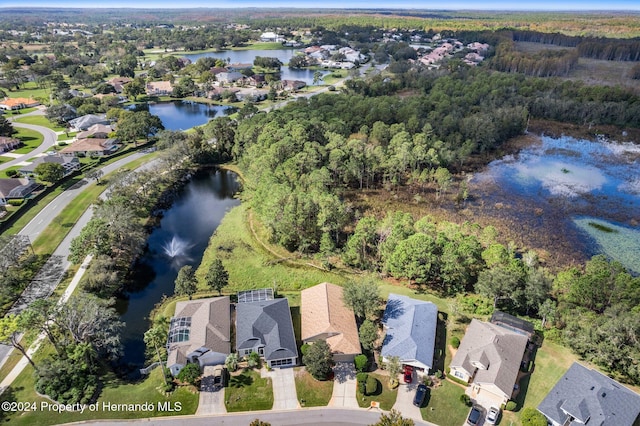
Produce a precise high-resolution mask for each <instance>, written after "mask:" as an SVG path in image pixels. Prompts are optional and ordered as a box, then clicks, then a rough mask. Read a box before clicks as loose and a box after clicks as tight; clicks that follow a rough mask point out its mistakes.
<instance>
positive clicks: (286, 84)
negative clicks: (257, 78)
mask: <svg viewBox="0 0 640 426" xmlns="http://www.w3.org/2000/svg"><path fill="white" fill-rule="evenodd" d="M280 84H281V85H282V90H287V91H290V92H296V91H298V90H300V89H302V88H303V87H304V86H306V85H307V83H305V82H304V81H302V80H281V81H280Z"/></svg>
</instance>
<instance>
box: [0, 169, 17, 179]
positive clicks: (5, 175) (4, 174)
mask: <svg viewBox="0 0 640 426" xmlns="http://www.w3.org/2000/svg"><path fill="white" fill-rule="evenodd" d="M20 167H21V166H11V167H8V168H6V169H4V170H1V171H0V177H3V178H8V177H9V175H8V174H7V172H8V171H10V170H16V171H18V170H20Z"/></svg>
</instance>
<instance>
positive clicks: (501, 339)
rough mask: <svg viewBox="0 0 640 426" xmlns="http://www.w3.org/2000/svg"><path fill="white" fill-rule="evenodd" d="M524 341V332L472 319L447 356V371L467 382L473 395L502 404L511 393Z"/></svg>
mask: <svg viewBox="0 0 640 426" xmlns="http://www.w3.org/2000/svg"><path fill="white" fill-rule="evenodd" d="M528 341H529V339H528V338H527V336H525V335H524V334H520V333H516V332H513V331H511V330H509V329H507V328H504V327H501V326H499V325H496V324H491V323H488V322H482V321H478V320H476V319H473V320H471V323H470V324H469V327H468V328H467V332H466V333H465V335H464V337H463V339H462V341H461V342H460V346H459V347H458V350H457V352H456V354H455V356H454V357H453V359H452V360H451V365H450V374H451V375H452V376H454V377H456V378H457V379H458V380H462V381H464V382H467V383H469V384H470V385H471V392H470V394H471V396H472V397H473V398H474V399H482V400H483V401H490V402H492V403H494V404H496V405H501V404H505V403H506V402H507V401H508V400H509V399H511V396H512V394H513V391H514V386H515V384H516V381H517V379H518V373H519V371H520V366H521V364H522V360H523V357H524V353H525V350H526V348H527V343H528Z"/></svg>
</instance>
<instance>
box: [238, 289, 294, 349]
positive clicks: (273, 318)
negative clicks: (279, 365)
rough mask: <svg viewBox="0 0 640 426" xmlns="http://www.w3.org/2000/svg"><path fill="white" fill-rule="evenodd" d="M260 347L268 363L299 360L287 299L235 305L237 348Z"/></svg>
mask: <svg viewBox="0 0 640 426" xmlns="http://www.w3.org/2000/svg"><path fill="white" fill-rule="evenodd" d="M259 345H264V358H265V360H267V361H271V360H276V359H283V358H297V357H298V348H297V347H296V338H295V335H294V333H293V322H292V321H291V311H290V310H289V302H287V299H284V298H282V299H274V300H264V301H259V302H247V303H238V304H237V306H236V348H237V349H249V348H254V347H256V346H259Z"/></svg>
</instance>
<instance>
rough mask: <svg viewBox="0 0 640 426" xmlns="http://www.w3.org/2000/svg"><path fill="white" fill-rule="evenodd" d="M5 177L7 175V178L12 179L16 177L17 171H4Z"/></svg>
mask: <svg viewBox="0 0 640 426" xmlns="http://www.w3.org/2000/svg"><path fill="white" fill-rule="evenodd" d="M6 175H7V177H10V178H12V177H15V176H18V171H17V170H7V171H6Z"/></svg>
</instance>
